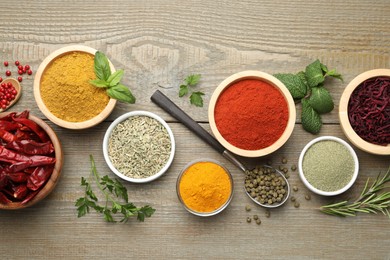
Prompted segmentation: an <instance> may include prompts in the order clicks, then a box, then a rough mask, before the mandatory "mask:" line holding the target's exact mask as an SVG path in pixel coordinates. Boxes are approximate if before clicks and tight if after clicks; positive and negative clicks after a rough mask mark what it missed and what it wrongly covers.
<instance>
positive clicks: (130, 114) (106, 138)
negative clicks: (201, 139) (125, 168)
mask: <svg viewBox="0 0 390 260" xmlns="http://www.w3.org/2000/svg"><path fill="white" fill-rule="evenodd" d="M134 116H148V117H151V118H154V119H156V120H157V121H158V122H159V123H161V124H162V125H163V126H164V127H165V128H166V129H167V132H168V134H169V139H170V141H171V152H170V155H169V158H168V160H167V162H166V164H165V165H164V167H163V168H162V169H161V170H160V171H159V172H157V173H156V174H154V175H152V176H149V177H146V178H140V179H138V178H131V177H128V176H126V175H124V174H123V173H121V172H120V171H118V169H116V168H115V166H114V165H113V164H112V162H111V159H110V156H109V154H108V142H109V139H110V136H111V133H112V131H113V129H114V128H115V127H116V126H117V125H118V124H119V123H121V122H122V121H124V120H126V119H128V118H130V117H134ZM103 155H104V159H105V161H106V163H107V165H108V167H110V169H111V170H112V171H113V172H114V173H115V174H116V175H117V176H118V177H120V178H122V179H124V180H126V181H129V182H134V183H146V182H150V181H153V180H155V179H157V178H159V177H161V176H162V175H163V174H164V173H165V172H166V171H167V170H168V168H169V167H170V165H171V164H172V161H173V157H174V155H175V139H174V137H173V132H172V130H171V128H170V127H169V126H168V124H167V123H166V122H165V121H164V120H163V119H162V118H161V117H159V116H158V115H156V114H153V113H151V112H147V111H132V112H128V113H126V114H123V115H121V116H120V117H118V118H117V119H116V120H115V121H114V122H112V123H111V125H110V126H109V127H108V129H107V131H106V133H105V135H104V139H103Z"/></svg>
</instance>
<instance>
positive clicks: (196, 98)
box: [190, 92, 204, 107]
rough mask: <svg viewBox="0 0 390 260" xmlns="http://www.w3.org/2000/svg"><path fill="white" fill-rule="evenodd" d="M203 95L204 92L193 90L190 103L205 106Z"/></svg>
mask: <svg viewBox="0 0 390 260" xmlns="http://www.w3.org/2000/svg"><path fill="white" fill-rule="evenodd" d="M203 95H204V93H203V92H192V94H191V96H190V103H191V104H193V105H195V106H197V107H203V98H202V96H203Z"/></svg>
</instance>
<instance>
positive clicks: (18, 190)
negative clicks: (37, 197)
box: [13, 184, 28, 200]
mask: <svg viewBox="0 0 390 260" xmlns="http://www.w3.org/2000/svg"><path fill="white" fill-rule="evenodd" d="M13 191H14V194H13V195H14V198H15V199H17V200H22V199H25V198H26V196H27V194H28V189H27V186H26V184H21V185H18V186H14V187H13Z"/></svg>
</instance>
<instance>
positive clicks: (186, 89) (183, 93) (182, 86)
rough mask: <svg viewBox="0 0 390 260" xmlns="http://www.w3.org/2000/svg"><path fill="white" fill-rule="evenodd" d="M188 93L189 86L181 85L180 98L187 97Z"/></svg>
mask: <svg viewBox="0 0 390 260" xmlns="http://www.w3.org/2000/svg"><path fill="white" fill-rule="evenodd" d="M187 93H188V86H187V85H181V86H180V90H179V97H182V96H185V95H187Z"/></svg>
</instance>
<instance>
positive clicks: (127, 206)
mask: <svg viewBox="0 0 390 260" xmlns="http://www.w3.org/2000/svg"><path fill="white" fill-rule="evenodd" d="M90 160H91V175H90V179H93V180H94V181H95V182H96V185H97V187H98V188H99V190H100V191H101V192H102V193H103V194H104V196H105V198H106V203H105V204H104V205H99V204H98V198H97V196H96V194H95V193H94V191H93V190H92V186H91V184H90V183H89V182H88V181H87V180H86V179H85V178H84V177H81V186H83V187H85V194H84V197H81V198H79V199H77V201H76V204H75V206H76V207H77V212H78V217H79V218H80V217H82V216H85V215H86V214H87V213H89V211H90V209H91V208H92V209H94V210H95V211H96V212H98V213H101V214H103V218H104V220H105V221H107V222H116V220H115V219H114V215H116V214H122V215H123V217H122V219H121V220H120V222H127V221H128V220H129V218H130V217H133V216H136V217H137V219H138V220H139V221H144V220H145V217H150V216H152V214H153V213H154V212H155V211H156V210H155V209H153V208H152V207H150V206H149V205H146V206H143V207H141V208H137V207H136V206H135V205H134V204H133V203H131V202H129V198H128V195H127V189H126V187H125V186H123V185H122V183H120V182H119V180H117V179H114V180H113V179H111V178H109V177H108V176H107V175H106V176H104V177H100V175H99V173H98V171H97V169H96V165H95V161H94V159H93V157H92V155H90Z"/></svg>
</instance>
